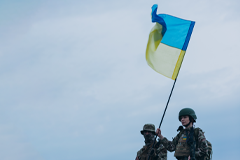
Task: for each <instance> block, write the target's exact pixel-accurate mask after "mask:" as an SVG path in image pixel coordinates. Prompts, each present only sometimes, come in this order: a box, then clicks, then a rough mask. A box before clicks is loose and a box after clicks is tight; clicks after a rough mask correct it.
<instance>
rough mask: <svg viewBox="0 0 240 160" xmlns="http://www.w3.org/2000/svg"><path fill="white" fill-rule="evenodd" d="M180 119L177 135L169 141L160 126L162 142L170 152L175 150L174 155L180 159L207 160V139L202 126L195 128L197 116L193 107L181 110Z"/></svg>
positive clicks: (158, 132) (159, 133)
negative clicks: (180, 124)
mask: <svg viewBox="0 0 240 160" xmlns="http://www.w3.org/2000/svg"><path fill="white" fill-rule="evenodd" d="M178 119H179V121H180V122H181V123H182V125H183V126H184V128H183V127H182V126H180V127H179V130H180V132H179V133H178V134H177V136H176V137H175V138H174V139H173V140H172V141H169V140H168V139H167V138H165V137H163V136H162V134H161V130H160V129H159V128H158V129H157V131H156V133H157V134H158V137H159V138H160V142H161V144H163V146H164V147H166V149H167V150H168V151H170V152H172V151H175V154H174V156H175V157H176V158H177V159H178V160H205V159H207V158H206V155H207V140H206V138H205V136H204V132H203V131H202V130H201V129H200V128H194V126H193V123H194V122H196V119H197V116H196V114H195V112H194V110H193V109H191V108H184V109H182V110H181V111H180V112H179V116H178Z"/></svg>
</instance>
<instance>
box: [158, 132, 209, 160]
mask: <svg viewBox="0 0 240 160" xmlns="http://www.w3.org/2000/svg"><path fill="white" fill-rule="evenodd" d="M197 129H198V130H199V131H198V135H196V137H197V140H195V141H196V144H197V145H195V157H196V159H200V157H204V156H205V155H206V154H207V141H206V138H205V136H204V132H203V131H202V130H201V129H200V128H197ZM194 130H196V128H195V129H194ZM189 131H190V130H189V129H184V130H183V131H181V132H179V133H178V134H177V136H176V137H174V138H173V140H172V141H169V140H168V139H167V138H165V137H164V139H163V140H161V141H160V143H161V144H163V146H164V147H165V148H166V149H167V150H168V151H170V152H173V151H175V150H176V146H177V145H178V144H179V141H180V138H182V137H183V134H184V133H189ZM183 138H185V137H183ZM194 139H195V138H194Z"/></svg>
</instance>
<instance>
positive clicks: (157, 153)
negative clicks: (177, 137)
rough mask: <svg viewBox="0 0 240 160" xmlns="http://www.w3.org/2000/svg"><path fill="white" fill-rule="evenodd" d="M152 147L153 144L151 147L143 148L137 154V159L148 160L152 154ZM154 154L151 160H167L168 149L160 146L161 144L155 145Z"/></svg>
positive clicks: (145, 146)
mask: <svg viewBox="0 0 240 160" xmlns="http://www.w3.org/2000/svg"><path fill="white" fill-rule="evenodd" d="M151 147H152V144H150V145H144V146H143V148H141V149H140V150H139V151H138V152H137V157H138V159H139V160H147V159H148V155H149V154H150V149H151ZM153 150H154V153H153V155H152V156H150V158H149V159H150V160H167V150H166V148H165V147H164V146H163V145H162V144H160V143H159V142H157V143H156V144H155V145H154V149H153Z"/></svg>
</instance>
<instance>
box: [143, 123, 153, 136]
mask: <svg viewBox="0 0 240 160" xmlns="http://www.w3.org/2000/svg"><path fill="white" fill-rule="evenodd" d="M144 131H150V132H153V133H154V134H155V126H154V124H145V125H144V126H143V130H141V134H142V135H143V133H144Z"/></svg>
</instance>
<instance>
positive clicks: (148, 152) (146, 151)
mask: <svg viewBox="0 0 240 160" xmlns="http://www.w3.org/2000/svg"><path fill="white" fill-rule="evenodd" d="M141 134H142V135H143V137H144V139H145V145H144V146H143V148H141V149H140V150H139V151H138V152H137V157H136V160H147V158H148V156H150V160H167V150H166V148H165V147H164V146H163V145H162V144H160V143H159V142H157V143H156V144H155V145H154V147H152V145H153V142H154V137H155V135H156V133H155V126H154V125H153V124H145V125H144V126H143V130H142V131H141Z"/></svg>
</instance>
